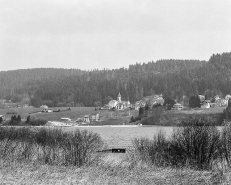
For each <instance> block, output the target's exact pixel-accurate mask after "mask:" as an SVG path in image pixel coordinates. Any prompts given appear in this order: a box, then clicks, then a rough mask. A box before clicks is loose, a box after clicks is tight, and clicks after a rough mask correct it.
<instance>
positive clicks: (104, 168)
mask: <svg viewBox="0 0 231 185" xmlns="http://www.w3.org/2000/svg"><path fill="white" fill-rule="evenodd" d="M230 179H231V170H224V171H221V170H213V171H196V170H191V169H189V168H180V169H179V168H177V169H176V168H158V167H155V166H148V165H145V164H142V163H137V164H136V165H134V164H133V165H131V163H130V162H129V161H128V160H126V161H121V163H117V164H111V163H110V162H102V163H100V164H92V165H91V166H84V167H81V168H77V167H74V166H57V165H56V166H51V165H45V164H43V165H41V164H39V163H7V162H1V163H0V182H1V183H0V184H19V185H20V184H89V185H91V184H95V185H104V184H135V185H136V184H137V185H138V184H140V185H143V184H159V185H162V184H163V185H164V184H172V185H176V184H185V185H186V184H191V185H192V184H195V185H200V184H201V185H202V184H203V185H204V184H230Z"/></svg>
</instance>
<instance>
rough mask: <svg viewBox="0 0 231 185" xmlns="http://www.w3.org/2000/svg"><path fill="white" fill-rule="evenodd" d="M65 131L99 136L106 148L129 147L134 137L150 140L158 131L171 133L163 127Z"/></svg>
mask: <svg viewBox="0 0 231 185" xmlns="http://www.w3.org/2000/svg"><path fill="white" fill-rule="evenodd" d="M64 129H65V130H67V131H71V130H73V129H80V130H85V129H86V130H89V131H92V132H95V133H98V134H100V136H101V138H102V139H103V140H104V142H105V143H106V144H107V145H108V147H129V146H131V145H132V144H131V140H132V139H133V138H135V137H137V138H141V137H145V138H149V139H152V138H153V136H154V135H155V134H157V133H158V132H159V131H160V130H162V131H163V132H165V133H166V135H167V136H169V135H170V134H171V133H172V132H173V127H163V126H142V127H116V126H112V127H111V126H99V127H96V126H86V127H66V128H64Z"/></svg>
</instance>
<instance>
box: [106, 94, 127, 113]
mask: <svg viewBox="0 0 231 185" xmlns="http://www.w3.org/2000/svg"><path fill="white" fill-rule="evenodd" d="M108 105H109V107H110V109H112V108H115V109H117V110H124V109H127V108H130V107H131V103H130V102H129V101H122V100H121V95H120V93H119V95H118V96H117V100H111V101H110V102H109V103H108Z"/></svg>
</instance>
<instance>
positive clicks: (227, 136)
mask: <svg viewBox="0 0 231 185" xmlns="http://www.w3.org/2000/svg"><path fill="white" fill-rule="evenodd" d="M221 153H222V157H224V158H225V160H226V161H227V164H228V166H231V125H230V124H227V125H225V126H224V127H223V129H222V132H221Z"/></svg>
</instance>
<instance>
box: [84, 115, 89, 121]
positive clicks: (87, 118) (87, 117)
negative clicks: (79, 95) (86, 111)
mask: <svg viewBox="0 0 231 185" xmlns="http://www.w3.org/2000/svg"><path fill="white" fill-rule="evenodd" d="M83 122H85V123H90V116H89V115H85V116H84V117H83Z"/></svg>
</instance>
